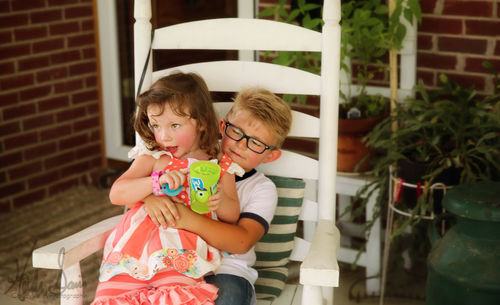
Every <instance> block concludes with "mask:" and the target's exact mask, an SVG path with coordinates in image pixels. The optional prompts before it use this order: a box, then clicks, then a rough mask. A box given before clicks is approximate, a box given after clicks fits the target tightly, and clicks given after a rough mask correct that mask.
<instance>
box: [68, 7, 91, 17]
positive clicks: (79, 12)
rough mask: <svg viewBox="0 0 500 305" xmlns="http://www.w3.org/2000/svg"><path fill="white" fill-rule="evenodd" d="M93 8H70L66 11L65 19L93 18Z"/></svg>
mask: <svg viewBox="0 0 500 305" xmlns="http://www.w3.org/2000/svg"><path fill="white" fill-rule="evenodd" d="M92 14H93V12H92V6H91V5H81V6H77V7H69V8H66V9H65V10H64V17H65V18H66V19H72V18H80V17H88V16H92Z"/></svg>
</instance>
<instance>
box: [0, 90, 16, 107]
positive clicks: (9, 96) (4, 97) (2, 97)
mask: <svg viewBox="0 0 500 305" xmlns="http://www.w3.org/2000/svg"><path fill="white" fill-rule="evenodd" d="M0 101H2V107H5V106H9V105H14V104H17V103H18V102H19V94H18V92H17V91H16V92H11V93H5V94H0Z"/></svg>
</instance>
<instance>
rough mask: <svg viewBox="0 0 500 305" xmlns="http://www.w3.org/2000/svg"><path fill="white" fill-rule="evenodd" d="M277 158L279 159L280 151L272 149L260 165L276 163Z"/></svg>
mask: <svg viewBox="0 0 500 305" xmlns="http://www.w3.org/2000/svg"><path fill="white" fill-rule="evenodd" d="M279 157H281V150H279V149H273V150H271V153H270V154H269V155H267V157H265V158H264V160H262V163H269V162H273V161H276V160H278V159H279Z"/></svg>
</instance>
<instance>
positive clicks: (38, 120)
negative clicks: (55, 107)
mask: <svg viewBox="0 0 500 305" xmlns="http://www.w3.org/2000/svg"><path fill="white" fill-rule="evenodd" d="M52 124H54V115H52V114H47V115H40V116H37V117H33V118H29V119H26V120H24V121H23V129H24V130H31V129H35V128H39V127H43V126H49V125H52Z"/></svg>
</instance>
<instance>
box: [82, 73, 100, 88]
mask: <svg viewBox="0 0 500 305" xmlns="http://www.w3.org/2000/svg"><path fill="white" fill-rule="evenodd" d="M85 85H86V87H87V88H90V87H95V86H96V85H97V77H96V76H95V75H93V76H89V77H87V78H86V79H85Z"/></svg>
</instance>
